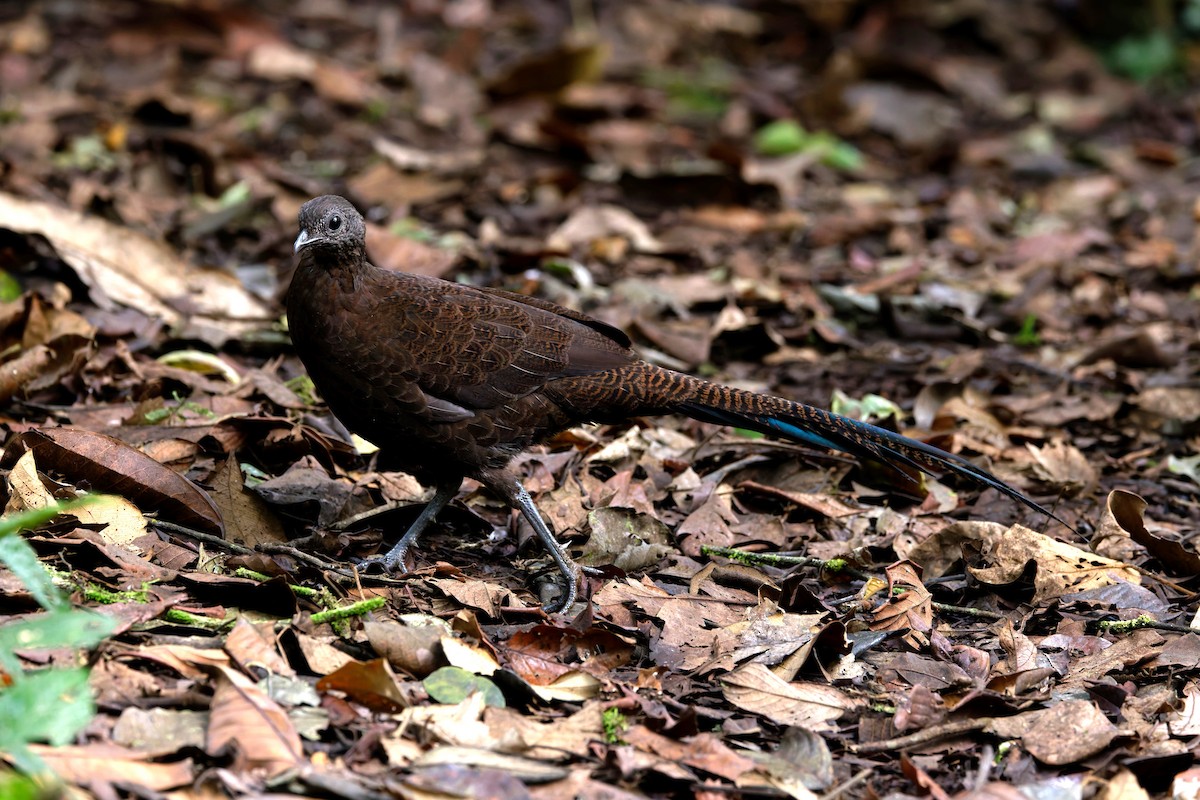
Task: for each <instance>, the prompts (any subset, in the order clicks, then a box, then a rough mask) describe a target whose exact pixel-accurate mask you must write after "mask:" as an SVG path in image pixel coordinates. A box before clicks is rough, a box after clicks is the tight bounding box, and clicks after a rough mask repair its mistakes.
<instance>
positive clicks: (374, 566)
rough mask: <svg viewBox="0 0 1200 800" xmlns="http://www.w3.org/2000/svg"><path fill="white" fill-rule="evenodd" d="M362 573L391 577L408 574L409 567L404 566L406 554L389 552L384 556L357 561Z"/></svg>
mask: <svg viewBox="0 0 1200 800" xmlns="http://www.w3.org/2000/svg"><path fill="white" fill-rule="evenodd" d="M355 564H356V565H357V566H358V569H359V571H360V572H363V573H371V574H375V573H380V574H383V575H391V574H392V573H399V574H401V575H407V574H408V567H407V566H405V564H404V553H398V554H396V553H392V552H387V553H384V554H383V555H375V556H370V557H369V558H362V559H358V560H357V561H355Z"/></svg>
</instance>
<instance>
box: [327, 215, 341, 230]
mask: <svg viewBox="0 0 1200 800" xmlns="http://www.w3.org/2000/svg"><path fill="white" fill-rule="evenodd" d="M340 227H342V218H341V217H339V216H338V215H337V214H334V215H333V216H332V217H330V218H329V230H331V231H336V230H337V229H338V228H340Z"/></svg>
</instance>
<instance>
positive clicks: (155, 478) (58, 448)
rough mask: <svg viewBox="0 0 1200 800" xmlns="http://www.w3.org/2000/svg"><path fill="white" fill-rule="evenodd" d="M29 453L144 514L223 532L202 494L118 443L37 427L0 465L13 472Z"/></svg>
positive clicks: (12, 445)
mask: <svg viewBox="0 0 1200 800" xmlns="http://www.w3.org/2000/svg"><path fill="white" fill-rule="evenodd" d="M28 450H32V451H33V452H34V454H35V456H36V458H37V464H38V466H39V468H41V469H44V470H52V471H54V472H58V473H61V474H63V475H65V476H67V477H68V478H69V479H70V480H72V481H80V482H84V481H86V482H87V483H88V485H89V487H90V488H91V489H92V490H94V491H99V492H106V493H108V494H115V495H117V496H119V497H124V498H125V499H127V500H129V501H130V502H132V503H133V504H134V505H136V506H137V507H138V508H139V509H141V510H142V511H143V512H144V513H157V514H158V515H159V516H160V518H162V519H165V520H170V521H171V522H175V523H178V524H179V525H183V526H185V527H188V528H195V529H196V530H200V531H204V532H206V533H214V534H218V535H220V534H222V533H223V531H224V525H223V524H222V522H221V514H220V512H219V511H218V510H217V507H216V506H215V505H214V504H213V501H212V499H211V498H210V497H209V496H208V495H207V494H205V492H204V490H202V489H201V488H200V487H199V486H197V485H196V484H194V483H192V482H191V481H189V480H188V479H187V478H185V477H183V476H182V475H180V474H178V473H177V472H175V471H173V470H171V469H170V468H168V467H165V466H163V465H162V464H160V463H158V462H157V461H155V460H154V459H153V458H150V456H148V455H146V454H145V453H142V452H141V451H139V450H135V449H134V448H132V447H130V446H129V445H127V444H125V443H124V442H122V441H121V440H120V439H114V438H113V437H111V436H107V435H105V434H103V433H96V432H94V431H85V430H80V429H77V428H38V429H35V430H31V431H26V432H25V433H23V434H21V435H20V436H18V437H16V438H14V439H13V440H12V441H10V442H9V444H8V446H7V447H6V448H5V450H4V456H3V459H0V464H3V465H4V466H7V467H11V466H12V465H13V464H15V463H16V461H17V459H18V458H20V456H21V455H23V454H24V453H25V452H26V451H28Z"/></svg>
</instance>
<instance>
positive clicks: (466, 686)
mask: <svg viewBox="0 0 1200 800" xmlns="http://www.w3.org/2000/svg"><path fill="white" fill-rule="evenodd" d="M421 685H422V686H424V687H425V691H427V692H429V696H430V697H432V698H433V699H434V700H436V701H437V702H439V703H446V704H448V705H452V704H454V703H461V702H462V701H463V700H465V699H466V698H467V697H468V696H470V695H471V693H472V692H482V693H483V701H484V702H485V703H487V704H488V705H489V706H495V707H496V708H504V706H505V702H504V695H503V694H502V693H501V692H500V689H499V687H497V686H496V684H494V683H492V682H491V681H489V680H488V679H487V678H484V677H483V676H481V675H476V674H475V673H473V672H467V671H466V670H465V669H461V668H459V667H442V668H441V669H438V670H435V671H434V672H433V673H432V674H430V675H429V677H427V678H426V679H425V680H423V681H421Z"/></svg>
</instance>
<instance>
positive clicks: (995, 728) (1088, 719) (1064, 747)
mask: <svg viewBox="0 0 1200 800" xmlns="http://www.w3.org/2000/svg"><path fill="white" fill-rule="evenodd" d="M989 730H991V731H992V732H993V733H995V734H996V735H998V736H1001V737H1003V738H1005V739H1012V738H1020V740H1021V745H1022V746H1023V747H1024V748H1025V749H1026V750H1027V751H1029V753H1030V754H1031V755H1032V756H1033V757H1034V758H1036V759H1038V760H1039V761H1041V762H1043V763H1045V764H1051V765H1054V766H1062V765H1064V764H1074V763H1076V762H1078V761H1082V760H1083V759H1085V758H1087V757H1089V756H1092V755H1095V754H1096V753H1099V752H1100V751H1102V750H1104V748H1106V747H1108V745H1109V743H1110V742H1112V740H1113V739H1114V738H1115V737H1116V735H1117V729H1116V726H1114V725H1113V724H1112V723H1111V722H1109V720H1108V717H1106V716H1104V713H1103V712H1101V711H1100V709H1099V708H1098V707H1097V706H1096V704H1095V703H1092V702H1089V701H1087V700H1064V701H1062V702H1060V703H1055V704H1054V705H1052V706H1051V707H1050V708H1043V709H1037V710H1035V711H1027V712H1025V713H1023V714H1018V715H1016V716H1015V717H999V718H996V719H993V720H992V722H991V724H990V725H989Z"/></svg>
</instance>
